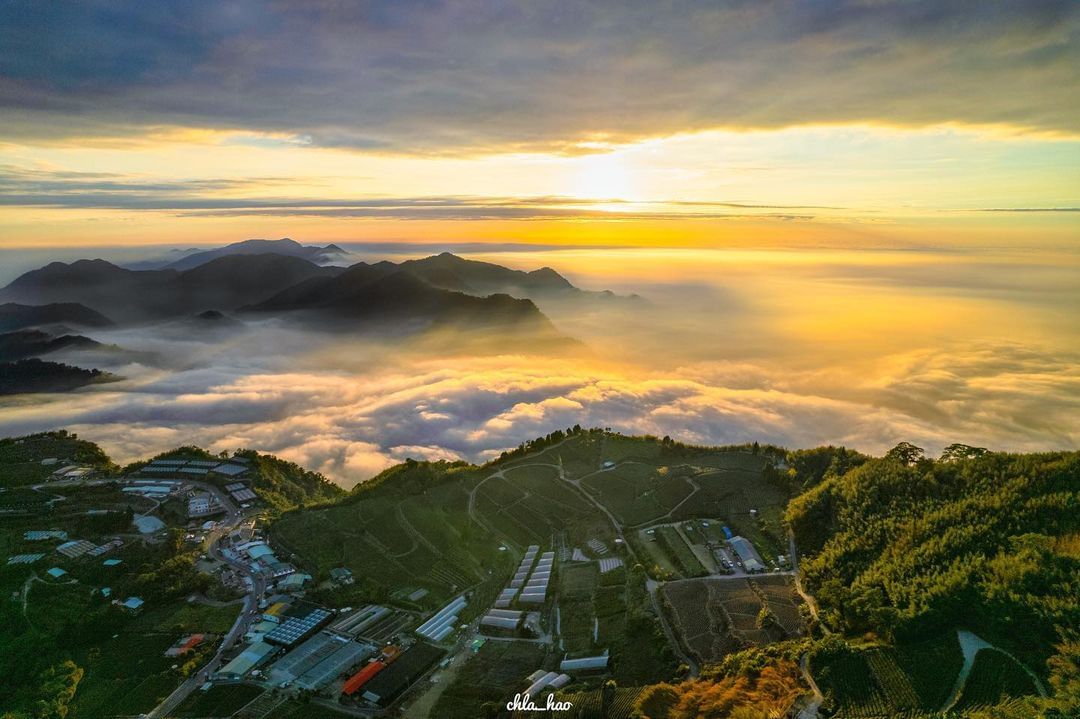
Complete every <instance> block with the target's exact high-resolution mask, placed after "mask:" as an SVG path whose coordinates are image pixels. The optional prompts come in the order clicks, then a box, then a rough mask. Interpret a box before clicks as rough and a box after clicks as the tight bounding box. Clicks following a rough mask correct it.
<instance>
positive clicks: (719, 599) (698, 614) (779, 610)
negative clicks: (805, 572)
mask: <svg viewBox="0 0 1080 719" xmlns="http://www.w3.org/2000/svg"><path fill="white" fill-rule="evenodd" d="M661 591H662V594H663V596H664V599H665V600H666V602H667V606H668V607H669V608H670V610H671V613H672V615H673V617H672V619H673V622H672V624H673V627H674V629H675V631H676V634H677V635H678V637H679V640H680V642H681V643H682V644H683V645H684V647H686V648H687V649H688V650H689V651H690V652H691V653H692V654H693V655H695V656H696V657H698V659H700V660H701V661H703V662H716V661H719V660H720V659H722V658H723V656H724V655H725V654H728V653H730V652H732V651H736V650H737V649H738V648H740V647H742V646H745V645H748V644H764V643H767V642H770V641H778V640H780V639H784V638H787V637H791V636H798V635H800V634H801V633H802V632H803V631H804V627H803V624H802V619H801V617H800V615H799V611H798V604H797V597H796V595H795V593H794V589H793V587H792V584H791V580H790V578H789V577H786V576H779V577H769V576H765V577H754V578H739V579H696V580H683V581H677V582H669V583H668V584H665V585H664V586H663V588H662V590H661ZM765 606H768V607H769V609H770V611H771V612H772V613H773V616H774V617H776V620H777V625H773V626H767V627H758V626H757V621H758V614H759V613H760V612H761V609H762V607H765Z"/></svg>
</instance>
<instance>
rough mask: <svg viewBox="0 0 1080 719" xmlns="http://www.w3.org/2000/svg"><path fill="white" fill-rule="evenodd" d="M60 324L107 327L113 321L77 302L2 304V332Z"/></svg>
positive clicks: (0, 330)
mask: <svg viewBox="0 0 1080 719" xmlns="http://www.w3.org/2000/svg"><path fill="white" fill-rule="evenodd" d="M60 323H63V324H73V325H82V326H84V327H107V326H109V325H111V324H112V320H110V319H109V318H108V317H106V316H104V315H102V314H100V313H98V312H95V311H94V310H92V309H90V308H89V307H85V306H84V305H81V304H78V303H76V302H60V303H55V304H47V305H22V304H16V303H14V302H8V303H6V304H0V332H10V331H12V330H20V329H23V328H25V327H40V326H42V325H51V324H60Z"/></svg>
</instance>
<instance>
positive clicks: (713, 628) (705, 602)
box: [662, 580, 739, 662]
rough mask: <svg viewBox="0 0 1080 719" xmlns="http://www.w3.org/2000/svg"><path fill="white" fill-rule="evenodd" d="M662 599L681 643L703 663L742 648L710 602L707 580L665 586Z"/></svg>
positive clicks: (716, 659)
mask: <svg viewBox="0 0 1080 719" xmlns="http://www.w3.org/2000/svg"><path fill="white" fill-rule="evenodd" d="M662 592H663V596H664V599H665V601H666V602H667V605H668V606H669V607H670V608H671V613H672V615H673V617H672V619H673V620H674V621H673V625H674V628H675V632H676V634H677V635H678V637H679V640H680V642H681V643H682V644H683V646H684V647H685V648H686V649H687V651H689V652H690V653H691V654H693V655H694V656H696V657H697V658H698V659H699V660H700V661H702V662H717V661H719V660H720V659H721V658H723V656H724V655H725V654H728V653H729V652H732V651H735V650H736V649H738V648H739V642H738V641H737V640H736V639H735V638H734V637H733V636H732V634H731V632H730V631H729V627H728V620H727V617H725V616H724V614H723V612H722V611H720V610H719V607H718V606H717V605H715V604H714V603H713V602H712V601H710V596H709V584H708V582H707V581H705V580H686V581H681V582H671V583H670V584H666V585H664V587H663V589H662Z"/></svg>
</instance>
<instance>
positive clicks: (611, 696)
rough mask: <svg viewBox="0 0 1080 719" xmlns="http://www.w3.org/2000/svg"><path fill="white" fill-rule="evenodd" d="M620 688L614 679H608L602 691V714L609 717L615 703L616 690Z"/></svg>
mask: <svg viewBox="0 0 1080 719" xmlns="http://www.w3.org/2000/svg"><path fill="white" fill-rule="evenodd" d="M618 688H619V685H618V684H616V683H615V680H614V679H608V680H607V681H606V682H604V686H603V688H602V689H601V690H600V714H601V715H602V716H607V713H608V709H610V708H611V704H612V703H613V702H614V701H615V690H617V689H618Z"/></svg>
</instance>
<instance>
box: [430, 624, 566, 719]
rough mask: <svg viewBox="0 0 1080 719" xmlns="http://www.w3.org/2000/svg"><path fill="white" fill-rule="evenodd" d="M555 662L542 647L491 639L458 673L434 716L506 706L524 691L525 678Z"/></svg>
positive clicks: (446, 715) (451, 715)
mask: <svg viewBox="0 0 1080 719" xmlns="http://www.w3.org/2000/svg"><path fill="white" fill-rule="evenodd" d="M555 661H556V660H555V658H554V657H552V658H550V659H548V657H547V651H546V649H545V648H544V647H543V646H542V645H539V644H532V643H529V642H504V641H494V640H489V641H488V642H487V643H486V644H484V646H482V647H481V648H480V651H479V652H478V653H477V654H476V655H474V656H471V657H469V658H468V659H467V660H466V662H465V664H464V665H463V666H462V667H461V668H460V669H459V670H458V671H457V675H456V676H455V678H454V680H453V683H452V684H451V685H450V686H448V687H447V688H446V690H445V691H444V692H443V694H442V696H440V697H439V700H438V702H437V703H436V704H435V708H434V710H433V711H432V713H431V716H436V717H457V716H462V717H466V716H478V709H479V707H482V706H483V705H484V704H485V703H488V702H495V703H497V704H498V705H499V706H503V705H505V704H506V702H507V701H508V700H509V699H512V698H513V696H514V693H515V692H518V691H523V690H524V689H525V687H526V686H527V684H528V682H526V681H525V677H527V676H528V675H529V674H531V673H532V672H534V671H535V670H537V669H551V668H554V666H555Z"/></svg>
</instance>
